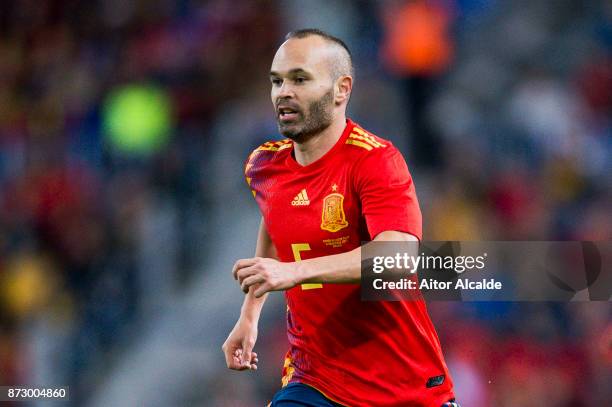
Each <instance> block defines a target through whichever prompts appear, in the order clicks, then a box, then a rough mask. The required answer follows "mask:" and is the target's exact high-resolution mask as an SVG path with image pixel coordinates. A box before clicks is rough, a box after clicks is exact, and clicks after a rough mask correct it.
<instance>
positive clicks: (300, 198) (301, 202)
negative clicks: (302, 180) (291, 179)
mask: <svg viewBox="0 0 612 407" xmlns="http://www.w3.org/2000/svg"><path fill="white" fill-rule="evenodd" d="M291 205H293V206H307V205H310V200H309V199H308V194H306V189H302V190H301V191H300V193H299V194H297V195H296V196H295V198H293V201H291Z"/></svg>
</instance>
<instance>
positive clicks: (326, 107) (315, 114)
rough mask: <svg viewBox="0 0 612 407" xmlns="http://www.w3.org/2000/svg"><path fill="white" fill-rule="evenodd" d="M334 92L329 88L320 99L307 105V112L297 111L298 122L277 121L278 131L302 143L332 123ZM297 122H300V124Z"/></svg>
mask: <svg viewBox="0 0 612 407" xmlns="http://www.w3.org/2000/svg"><path fill="white" fill-rule="evenodd" d="M333 102H334V92H333V89H330V90H329V91H328V92H326V93H325V94H324V95H323V96H321V98H320V99H318V100H315V101H313V102H311V103H310V104H309V105H308V110H307V113H306V114H304V113H302V112H300V113H299V119H298V123H291V124H283V123H281V122H280V121H279V122H278V131H279V132H280V133H281V134H282V135H283V136H284V137H287V138H289V139H291V140H293V141H295V142H296V143H303V142H305V141H307V140H309V139H310V138H312V137H313V136H315V135H316V134H318V133H320V132H322V131H323V130H325V129H326V128H328V127H329V126H330V125H331V124H332V120H333V115H332V112H333ZM299 122H302V123H301V125H300V123H299Z"/></svg>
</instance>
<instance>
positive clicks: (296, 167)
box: [285, 118, 355, 172]
mask: <svg viewBox="0 0 612 407" xmlns="http://www.w3.org/2000/svg"><path fill="white" fill-rule="evenodd" d="M354 126H355V123H354V122H353V121H352V120H351V119H349V118H347V119H346V126H345V127H344V130H343V131H342V135H341V136H340V138H339V139H338V141H336V144H334V146H333V147H332V148H331V149H330V150H329V151H328V152H326V153H325V154H323V157H321V158H319V159H318V160H317V161H315V162H313V163H310V164H308V165H300V164H299V163H298V162H297V161H295V158H294V156H293V153H294V151H293V149H294V147H295V142H293V143H291V148H290V149H289V154H287V158H286V160H285V163H286V164H287V166H288V167H289V168H291V169H292V170H293V171H299V172H309V171H312V170H315V169H317V168H321V166H323V165H324V164H325V163H326V162H328V161H329V159H330V158H331V157H333V156H334V155H335V154H337V153H338V150H340V149H341V148H342V146H343V145H344V144H345V143H346V139H347V138H348V135H349V134H350V133H351V130H352V129H353V127H354Z"/></svg>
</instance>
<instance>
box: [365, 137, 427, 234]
mask: <svg viewBox="0 0 612 407" xmlns="http://www.w3.org/2000/svg"><path fill="white" fill-rule="evenodd" d="M354 174H355V188H356V190H357V194H358V195H359V199H360V201H361V211H362V215H363V217H364V218H365V221H366V225H367V228H368V232H369V234H370V239H374V238H375V237H376V236H377V235H378V234H379V233H381V232H384V231H386V230H394V231H398V232H405V233H409V234H411V235H414V236H416V237H417V238H418V239H419V240H421V238H422V216H421V210H420V208H419V202H418V200H417V196H416V191H415V188H414V183H413V182H412V177H411V176H410V172H409V171H408V166H407V165H406V161H405V160H404V157H402V155H401V153H400V152H399V151H398V150H397V149H396V148H395V147H394V146H393V145H387V147H386V148H384V149H381V150H378V151H376V150H374V151H372V152H370V153H367V154H366V155H365V156H364V158H363V159H362V160H359V161H358V162H357V163H356V168H355V172H354Z"/></svg>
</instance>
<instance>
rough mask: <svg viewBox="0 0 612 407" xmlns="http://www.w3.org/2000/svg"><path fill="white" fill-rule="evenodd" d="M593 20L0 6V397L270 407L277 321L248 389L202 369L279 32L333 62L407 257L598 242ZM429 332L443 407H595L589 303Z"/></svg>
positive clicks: (264, 114)
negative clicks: (410, 211) (460, 243)
mask: <svg viewBox="0 0 612 407" xmlns="http://www.w3.org/2000/svg"><path fill="white" fill-rule="evenodd" d="M611 20H612V2H610V1H592V0H583V1H577V0H576V1H571V0H530V1H528V0H513V1H501V0H456V1H453V0H439V1H436V0H431V1H425V2H420V1H391V0H389V1H367V0H358V1H332V0H312V1H299V0H285V1H281V0H278V1H275V0H263V1H236V0H211V1H197V0H176V1H169V0H155V1H133V2H126V1H121V0H100V1H77V0H47V1H35V0H22V1H8V0H5V1H2V2H0V384H1V385H15V384H23V385H46V386H49V385H64V386H66V385H68V386H70V390H71V403H70V404H71V405H75V406H76V405H79V406H81V405H87V406H95V407H97V406H123V405H125V406H128V405H139V406H187V405H190V406H240V407H242V406H245V407H248V406H261V405H264V403H266V402H267V401H268V400H269V399H270V397H271V396H272V394H273V393H274V392H275V391H276V389H277V388H278V387H279V385H280V371H281V368H282V354H283V353H284V351H285V350H286V339H285V333H284V319H283V318H284V313H283V310H284V307H283V305H282V301H283V298H282V295H280V294H275V295H273V296H271V298H270V301H269V303H268V304H267V306H266V310H265V311H264V316H263V319H262V321H261V324H260V336H259V341H258V344H257V346H256V350H257V351H258V352H259V354H260V355H261V356H260V361H261V362H260V370H259V371H258V372H257V373H235V372H229V371H227V370H226V368H225V363H224V360H223V355H222V353H221V351H220V346H221V344H222V342H223V340H224V339H225V337H226V335H227V333H228V332H229V330H230V329H231V327H232V326H233V324H234V322H235V320H236V318H237V317H238V313H239V307H240V303H241V301H242V293H241V292H240V291H239V289H238V287H237V286H236V285H235V283H234V282H233V280H232V279H231V277H230V269H231V266H232V264H233V262H234V261H235V260H236V259H238V258H241V257H248V256H250V255H251V254H252V253H253V250H254V243H255V237H256V227H257V223H258V217H259V215H258V211H257V208H256V205H255V203H254V202H253V201H252V199H251V196H250V193H249V191H248V189H247V188H246V186H245V184H244V181H243V179H242V167H243V162H244V160H245V158H246V156H247V154H248V153H249V152H250V151H251V149H253V148H254V147H256V146H257V145H258V144H259V143H261V142H263V141H265V140H268V139H270V138H273V137H274V135H275V134H276V125H275V121H274V117H273V112H272V109H271V104H270V101H269V95H268V92H269V84H268V81H267V72H268V69H269V65H270V62H271V59H272V57H273V55H274V52H275V50H276V47H277V46H278V45H279V44H280V42H281V41H282V37H283V36H284V34H285V33H286V32H288V31H290V30H293V29H297V28H303V27H318V28H322V29H325V30H328V31H329V32H331V33H332V34H335V35H338V36H339V37H341V38H343V39H345V40H346V42H347V43H348V44H349V46H350V47H351V49H352V50H353V52H354V55H355V63H356V67H357V79H356V85H355V89H354V94H353V98H352V100H351V104H350V111H351V117H353V118H354V119H355V120H357V121H358V122H359V123H360V124H362V125H363V126H365V127H366V128H367V129H370V130H371V131H373V132H375V133H377V134H379V135H381V136H383V137H386V138H390V139H391V140H393V141H394V143H395V144H396V145H398V146H399V147H400V148H401V149H402V151H404V153H405V155H406V157H407V159H408V163H409V166H410V168H411V171H412V173H413V176H414V179H415V183H416V186H417V191H418V193H419V198H420V201H421V205H422V209H423V212H424V220H425V222H424V225H425V238H426V240H450V239H465V240H481V239H482V240H610V237H611V234H612V216H611V213H612V212H611V210H610V209H611V208H612V193H611V188H610V186H611V185H612V182H611V181H612V180H611V177H612V171H611V167H612V165H611V159H610V158H611V157H612V121H611V118H612V115H611V107H612V54H611V46H612V26H611ZM429 309H430V312H431V315H432V318H433V319H434V322H435V324H436V327H437V329H438V332H439V335H440V338H441V341H442V343H443V347H444V349H445V355H446V358H447V361H448V363H449V366H450V369H451V372H452V374H453V375H454V379H455V382H456V385H457V387H456V390H457V395H458V398H459V400H460V401H461V403H462V405H464V406H466V407H489V406H493V405H495V406H508V407H530V406H538V407H541V406H548V407H581V406H585V407H586V406H589V407H590V406H604V405H610V399H611V398H612V391H611V389H610V383H611V382H612V370H611V367H612V348H611V347H612V340H611V337H612V322H611V321H612V308H611V307H610V303H609V302H602V303H569V304H564V303H455V302H452V303H442V302H440V303H431V304H430V305H429ZM43 404H44V405H45V406H47V405H54V404H53V403H40V405H43ZM13 405H22V404H18V403H14V404H13ZM56 405H60V404H56Z"/></svg>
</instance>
